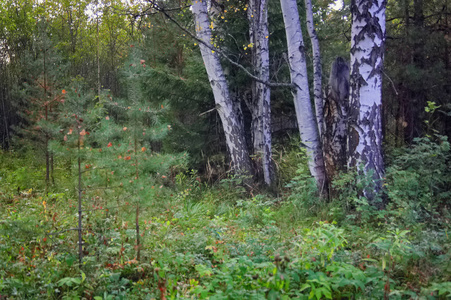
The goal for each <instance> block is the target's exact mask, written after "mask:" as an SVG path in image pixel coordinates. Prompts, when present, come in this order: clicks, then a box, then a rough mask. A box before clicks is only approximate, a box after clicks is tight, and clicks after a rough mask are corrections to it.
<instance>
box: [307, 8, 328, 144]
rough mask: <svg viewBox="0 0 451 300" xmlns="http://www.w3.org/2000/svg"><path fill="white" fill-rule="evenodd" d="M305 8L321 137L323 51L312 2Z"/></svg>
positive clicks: (317, 120)
mask: <svg viewBox="0 0 451 300" xmlns="http://www.w3.org/2000/svg"><path fill="white" fill-rule="evenodd" d="M305 8H306V14H307V30H308V34H309V35H310V40H311V41H312V52H313V94H314V99H315V113H316V122H317V123H318V131H319V135H320V136H322V134H323V129H324V118H323V115H324V114H323V105H324V103H323V88H322V80H323V74H322V72H323V70H322V67H321V51H320V48H319V40H318V36H317V35H316V30H315V26H314V22H313V11H312V1H311V0H305Z"/></svg>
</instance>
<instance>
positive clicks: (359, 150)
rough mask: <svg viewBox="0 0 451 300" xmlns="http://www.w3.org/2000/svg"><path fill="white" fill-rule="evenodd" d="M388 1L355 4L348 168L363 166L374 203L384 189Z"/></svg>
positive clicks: (356, 0)
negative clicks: (383, 96) (384, 81)
mask: <svg viewBox="0 0 451 300" xmlns="http://www.w3.org/2000/svg"><path fill="white" fill-rule="evenodd" d="M386 3H387V2H386V0H352V4H351V12H352V32H351V35H352V38H351V41H352V42H351V80H350V85H351V92H350V107H349V137H348V153H349V161H348V166H349V167H351V168H352V167H354V168H355V167H360V165H363V172H364V174H366V175H368V174H372V178H373V183H374V188H372V189H371V190H369V189H367V190H365V191H364V196H366V197H367V199H368V200H369V201H370V202H373V204H376V203H374V201H373V200H374V199H375V196H376V195H377V193H379V192H380V191H381V189H382V179H383V177H384V162H383V158H382V119H381V118H382V114H381V108H382V68H383V61H384V45H385V7H386Z"/></svg>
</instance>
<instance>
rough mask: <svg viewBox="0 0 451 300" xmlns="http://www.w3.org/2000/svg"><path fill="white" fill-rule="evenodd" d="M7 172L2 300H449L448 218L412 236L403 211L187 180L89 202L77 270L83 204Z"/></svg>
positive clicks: (1, 198) (0, 256)
mask: <svg viewBox="0 0 451 300" xmlns="http://www.w3.org/2000/svg"><path fill="white" fill-rule="evenodd" d="M10 165H11V166H12V165H15V167H14V168H15V170H10V173H9V174H10V175H8V178H9V179H8V180H9V181H8V180H6V179H5V178H3V179H2V180H0V203H1V205H0V274H1V279H0V299H96V300H98V299H206V298H209V299H291V298H297V299H388V297H389V298H390V299H448V297H450V296H451V251H450V245H451V237H450V232H449V229H450V227H451V226H450V223H449V218H446V217H444V216H435V217H434V218H432V219H430V220H429V221H427V222H422V223H416V224H408V225H406V224H407V223H406V222H404V221H401V219H400V218H399V217H398V216H399V210H398V211H389V210H383V211H376V210H373V209H372V208H371V207H370V206H368V205H366V206H365V205H357V204H355V205H354V206H353V207H351V208H344V207H343V203H342V202H334V201H332V202H329V203H325V202H321V201H319V200H318V201H317V203H316V204H315V205H306V204H305V203H304V202H302V201H301V199H302V197H303V196H302V195H298V194H296V191H295V190H293V189H286V192H285V193H284V194H283V195H282V196H280V197H275V196H267V195H265V194H257V193H256V192H254V195H252V193H250V192H249V190H246V189H244V188H242V187H241V186H239V185H236V183H235V180H234V179H227V180H223V181H221V182H220V183H218V184H216V185H214V186H210V185H207V184H203V183H201V182H200V180H199V178H198V177H197V176H196V175H189V174H180V175H179V176H177V178H176V180H174V183H173V184H168V185H166V186H162V187H161V188H160V187H159V186H157V187H150V188H156V189H159V191H158V193H156V194H155V197H153V198H152V199H142V200H140V201H139V203H137V202H131V201H130V202H127V201H129V200H128V199H123V198H121V196H120V194H118V193H117V192H116V191H114V190H113V191H110V190H107V189H105V190H98V191H95V192H94V193H92V194H90V196H89V197H87V196H84V198H83V199H84V200H83V203H82V204H83V219H82V231H81V232H82V239H83V258H82V265H81V266H79V264H78V262H79V258H80V257H79V254H78V249H79V247H78V204H77V199H76V198H75V196H74V194H76V193H74V191H73V190H71V189H69V188H67V189H65V190H63V191H58V192H49V193H48V194H47V195H46V194H45V193H43V191H42V190H41V191H38V190H36V189H34V188H32V186H33V182H31V181H28V184H29V186H28V187H29V188H27V189H23V188H22V190H21V191H17V187H16V185H14V183H20V182H22V181H23V180H25V179H24V178H27V180H31V179H30V178H32V176H33V173H32V172H31V171H30V169H27V168H28V167H27V165H24V164H23V161H22V162H20V161H19V162H17V163H11V162H10ZM3 167H4V166H3ZM11 168H12V167H11ZM39 172H41V170H37V171H36V172H35V174H42V172H41V173H39ZM30 176H31V177H30ZM11 178H13V179H11ZM61 180H64V178H62V177H61ZM21 184H22V186H23V184H26V181H23V182H22V183H21ZM57 184H58V183H57ZM310 200H312V199H310ZM315 201H316V200H315ZM138 204H139V208H138V211H139V215H138V217H137V216H136V212H137V205H138ZM136 221H137V223H138V225H139V230H138V229H137V228H138V227H137V226H136ZM137 234H139V243H140V246H139V247H138V246H137ZM138 250H139V257H138Z"/></svg>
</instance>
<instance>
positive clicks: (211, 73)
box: [192, 0, 252, 175]
mask: <svg viewBox="0 0 451 300" xmlns="http://www.w3.org/2000/svg"><path fill="white" fill-rule="evenodd" d="M192 12H193V14H194V18H195V22H196V34H197V37H198V38H199V39H200V40H202V41H203V42H204V43H206V44H210V42H211V38H212V34H211V29H210V27H209V26H210V20H209V17H208V13H207V4H206V1H196V0H193V1H192ZM199 46H200V51H201V54H202V59H203V61H204V64H205V68H206V70H207V74H208V79H209V81H210V85H211V88H212V90H213V95H214V98H215V103H216V110H217V111H218V114H219V116H220V118H221V122H222V126H223V129H224V134H225V137H226V143H227V148H228V150H229V154H230V158H231V161H232V167H233V169H234V171H235V173H239V174H247V175H250V174H252V169H251V162H250V157H249V152H248V150H247V145H246V139H245V137H244V127H243V124H242V122H241V121H240V118H239V108H238V106H237V105H236V104H235V103H234V102H233V101H232V99H231V97H230V93H229V88H228V84H227V81H226V78H225V75H224V70H223V68H222V66H221V62H220V60H219V57H218V54H217V53H216V52H215V51H213V50H211V49H209V48H208V47H206V46H205V45H203V44H202V43H201V44H200V45H199Z"/></svg>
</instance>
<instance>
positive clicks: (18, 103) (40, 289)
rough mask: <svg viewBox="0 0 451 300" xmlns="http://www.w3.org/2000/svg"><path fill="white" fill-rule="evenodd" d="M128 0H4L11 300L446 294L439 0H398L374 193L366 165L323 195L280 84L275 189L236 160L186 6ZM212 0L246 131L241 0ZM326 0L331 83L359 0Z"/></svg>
mask: <svg viewBox="0 0 451 300" xmlns="http://www.w3.org/2000/svg"><path fill="white" fill-rule="evenodd" d="M129 2H130V3H128V2H127V3H128V4H127V3H126V2H123V1H119V0H108V1H106V0H99V1H89V0H83V1H74V0H64V1H59V0H56V1H24V0H0V85H1V86H0V143H1V144H0V145H1V150H0V299H95V300H100V299H179V298H180V299H291V298H298V299H388V298H391V299H448V298H449V297H451V237H450V229H451V223H450V222H451V211H450V209H451V206H450V205H451V202H450V201H451V190H450V187H451V149H450V142H449V137H450V132H451V131H450V130H451V126H450V108H451V107H450V103H451V102H450V92H451V89H450V88H449V87H450V86H449V80H448V78H449V76H448V75H449V73H450V67H451V65H450V53H449V49H450V39H449V31H450V26H451V25H450V23H449V21H448V18H449V14H450V7H449V4H448V2H447V1H445V0H434V1H424V2H423V1H422V0H412V1H407V0H406V1H389V4H388V6H387V30H388V38H387V43H386V47H387V49H386V54H385V55H386V63H385V69H384V101H383V103H384V110H383V114H384V116H383V119H384V120H383V121H384V131H385V149H384V150H385V152H386V157H385V159H386V174H385V178H384V182H383V191H382V193H380V194H377V195H376V196H375V198H376V199H375V200H374V199H372V201H373V203H372V202H371V201H369V200H368V199H367V198H365V196H364V195H365V194H366V193H365V192H368V191H369V192H371V191H373V190H374V182H373V180H372V177H371V175H372V174H366V175H363V173H362V172H359V170H354V171H349V172H344V173H341V174H339V175H338V176H337V177H336V178H334V180H333V181H332V182H331V189H330V190H331V193H330V197H329V199H327V200H326V199H324V198H320V197H319V196H318V188H317V185H316V183H315V180H314V179H313V178H312V176H311V175H310V173H309V168H308V156H307V154H306V151H305V148H304V146H305V145H303V144H302V143H301V142H300V141H299V140H298V139H297V138H295V136H297V132H298V129H297V123H296V117H295V114H294V112H293V110H294V109H293V101H292V95H291V91H290V89H289V88H287V87H286V86H284V87H280V88H273V89H272V90H271V109H272V112H273V115H272V124H271V125H272V126H273V128H272V133H273V156H272V159H273V165H274V169H275V170H276V173H277V181H276V184H275V186H274V187H272V189H267V188H265V187H263V186H262V184H261V182H259V181H258V179H261V177H262V176H261V174H258V171H256V174H254V175H255V176H254V177H255V178H257V180H255V181H252V180H249V177H246V176H238V175H233V174H232V173H231V172H229V170H230V158H229V155H228V153H227V151H226V149H227V148H226V143H225V141H224V140H225V139H224V132H223V129H222V128H223V127H222V125H221V122H220V120H219V117H218V113H217V111H216V107H215V103H214V100H213V98H214V97H213V93H212V89H211V86H210V83H209V79H208V77H207V74H206V71H205V66H204V63H203V61H202V57H201V55H200V52H199V41H198V40H195V39H193V36H191V35H190V32H191V33H192V32H194V22H193V18H192V15H191V12H190V9H189V6H188V4H189V3H188V2H186V1H175V0H170V1H153V2H157V3H158V4H159V5H160V8H164V10H163V11H164V14H163V13H161V12H160V13H159V12H158V11H157V10H155V9H151V8H150V6H149V3H147V2H152V1H147V2H144V1H142V2H140V1H129ZM215 2H218V3H219V4H220V5H219V7H220V8H221V13H220V14H219V15H218V16H217V19H216V20H215V21H214V24H213V22H212V24H211V26H212V27H214V26H216V30H215V31H214V38H213V40H212V41H211V43H212V45H214V46H215V47H218V48H217V49H218V50H219V51H222V52H223V53H225V54H226V55H227V57H228V58H230V59H231V60H227V59H226V58H225V57H224V56H222V58H221V59H222V61H221V62H222V65H223V67H224V72H225V75H226V77H227V81H228V84H229V88H230V91H231V95H232V98H233V100H234V101H235V102H236V103H239V104H240V109H239V110H240V116H241V117H242V120H241V121H242V122H243V124H244V128H245V129H246V134H247V135H249V136H250V135H252V133H251V126H252V125H251V111H250V110H249V108H248V107H247V106H246V105H245V102H246V101H249V100H252V99H249V98H250V96H251V95H252V93H251V92H252V79H251V78H250V77H249V76H248V75H246V72H245V70H251V69H252V59H251V56H252V48H253V47H254V45H252V43H249V28H248V26H249V24H248V20H247V18H248V17H249V14H248V11H247V8H248V1H239V0H230V1H229V0H228V1H222V2H221V1H215ZM333 2H334V1H329V0H316V1H313V10H314V11H313V13H314V18H315V23H316V24H315V26H316V29H317V31H318V36H319V40H320V44H321V53H322V59H323V73H324V74H323V75H324V76H323V81H324V82H327V75H326V74H327V73H328V72H329V67H328V66H329V65H330V63H331V62H332V61H334V59H335V58H336V57H337V56H343V57H348V56H349V47H350V36H351V33H350V30H351V27H350V20H351V19H350V5H351V1H343V2H344V3H341V4H342V5H335V6H332V5H331V4H333ZM298 6H299V9H300V12H301V16H300V17H301V21H302V23H303V24H304V23H305V16H304V10H305V8H304V1H298ZM165 14H166V15H165ZM268 14H269V31H270V36H268V38H270V43H269V48H270V53H271V60H270V73H271V82H276V83H287V82H289V80H290V79H289V76H290V68H289V65H288V58H287V55H286V52H287V49H286V48H287V46H286V37H285V31H284V24H283V19H282V15H281V9H280V3H279V1H278V0H277V1H276V0H271V1H269V10H268ZM304 36H305V37H307V36H308V34H307V33H304ZM305 42H306V43H305V44H306V45H305V50H306V54H307V62H308V76H309V79H310V80H311V78H312V77H311V75H312V73H313V71H312V69H313V68H312V61H311V58H312V53H311V50H310V41H309V40H308V39H306V41H305ZM213 51H214V50H213ZM231 62H238V63H239V64H240V65H241V67H239V66H237V65H236V64H233V63H231ZM243 68H244V69H243ZM300 145H301V147H299V146H300ZM247 146H248V147H249V148H252V145H247ZM251 158H252V160H253V164H255V165H257V164H258V162H259V160H260V159H261V157H260V156H259V154H258V153H254V154H253V155H252V157H251ZM374 201H376V202H377V203H378V204H381V205H379V206H375V205H372V204H374ZM380 208H382V209H380Z"/></svg>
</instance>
